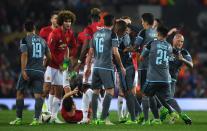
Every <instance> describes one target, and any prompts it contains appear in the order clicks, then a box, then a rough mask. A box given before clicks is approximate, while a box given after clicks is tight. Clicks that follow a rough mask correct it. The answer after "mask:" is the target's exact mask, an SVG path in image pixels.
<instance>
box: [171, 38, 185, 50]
mask: <svg viewBox="0 0 207 131" xmlns="http://www.w3.org/2000/svg"><path fill="white" fill-rule="evenodd" d="M183 43H184V38H183V37H182V36H179V37H175V38H174V39H173V46H174V47H175V48H178V49H181V48H182V47H183Z"/></svg>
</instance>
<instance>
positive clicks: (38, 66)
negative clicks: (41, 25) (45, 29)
mask: <svg viewBox="0 0 207 131" xmlns="http://www.w3.org/2000/svg"><path fill="white" fill-rule="evenodd" d="M20 50H21V53H24V52H27V53H28V61H27V65H26V70H36V71H44V70H45V68H44V67H43V57H44V55H45V54H46V53H48V51H49V49H48V47H47V44H46V42H45V40H44V39H42V38H41V37H40V36H38V35H35V34H32V35H28V36H26V37H25V38H23V39H22V40H21V41H20Z"/></svg>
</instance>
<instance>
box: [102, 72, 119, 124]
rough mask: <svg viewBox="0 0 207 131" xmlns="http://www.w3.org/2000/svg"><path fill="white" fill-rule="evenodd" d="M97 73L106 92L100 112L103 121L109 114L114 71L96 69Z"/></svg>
mask: <svg viewBox="0 0 207 131" xmlns="http://www.w3.org/2000/svg"><path fill="white" fill-rule="evenodd" d="M98 74H99V76H100V78H101V81H102V83H103V85H104V88H105V91H106V94H105V97H104V100H103V109H102V114H101V120H102V121H105V119H106V118H107V116H108V115H109V107H110V105H111V100H112V98H113V95H114V87H115V85H114V71H112V70H102V69H100V70H98Z"/></svg>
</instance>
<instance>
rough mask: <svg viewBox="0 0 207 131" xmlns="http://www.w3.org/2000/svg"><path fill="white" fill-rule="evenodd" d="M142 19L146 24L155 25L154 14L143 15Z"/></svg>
mask: <svg viewBox="0 0 207 131" xmlns="http://www.w3.org/2000/svg"><path fill="white" fill-rule="evenodd" d="M142 19H143V20H144V22H147V23H148V24H149V25H153V23H154V16H153V14H152V13H144V14H142Z"/></svg>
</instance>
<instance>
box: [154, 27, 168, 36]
mask: <svg viewBox="0 0 207 131" xmlns="http://www.w3.org/2000/svg"><path fill="white" fill-rule="evenodd" d="M168 31H169V29H168V28H167V27H166V26H164V25H159V26H158V27H157V32H158V33H159V34H160V35H161V36H163V37H167V34H168Z"/></svg>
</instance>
